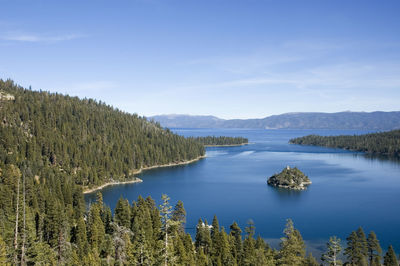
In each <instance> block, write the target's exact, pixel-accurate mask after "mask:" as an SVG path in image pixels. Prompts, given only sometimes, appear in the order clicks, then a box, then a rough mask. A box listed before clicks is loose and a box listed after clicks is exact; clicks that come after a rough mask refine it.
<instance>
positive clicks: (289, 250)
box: [278, 219, 305, 265]
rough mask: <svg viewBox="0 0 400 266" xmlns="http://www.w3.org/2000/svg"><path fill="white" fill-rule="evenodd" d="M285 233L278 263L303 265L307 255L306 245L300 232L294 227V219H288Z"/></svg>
mask: <svg viewBox="0 0 400 266" xmlns="http://www.w3.org/2000/svg"><path fill="white" fill-rule="evenodd" d="M283 233H284V234H285V237H283V238H281V241H282V242H281V250H280V251H279V259H278V264H279V265H302V264H303V262H304V256H305V245H304V242H303V238H302V237H301V235H300V232H299V231H298V230H297V229H295V228H294V226H293V222H292V220H290V219H288V220H287V223H286V227H285V230H284V231H283Z"/></svg>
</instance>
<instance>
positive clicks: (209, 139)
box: [189, 136, 249, 146]
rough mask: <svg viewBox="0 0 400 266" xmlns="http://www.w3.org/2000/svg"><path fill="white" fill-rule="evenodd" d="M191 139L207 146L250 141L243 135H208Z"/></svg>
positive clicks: (239, 143)
mask: <svg viewBox="0 0 400 266" xmlns="http://www.w3.org/2000/svg"><path fill="white" fill-rule="evenodd" d="M189 139H191V140H194V141H196V142H198V143H201V144H202V145H205V146H231V145H243V144H247V143H249V140H248V139H247V138H243V137H226V136H219V137H216V136H206V137H189Z"/></svg>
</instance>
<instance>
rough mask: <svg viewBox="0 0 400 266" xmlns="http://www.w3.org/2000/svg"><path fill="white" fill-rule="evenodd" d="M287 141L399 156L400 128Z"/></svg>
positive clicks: (306, 137)
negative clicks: (362, 133)
mask: <svg viewBox="0 0 400 266" xmlns="http://www.w3.org/2000/svg"><path fill="white" fill-rule="evenodd" d="M289 142H290V143H293V144H300V145H313V146H323V147H331V148H340V149H346V150H353V151H360V152H365V153H369V154H375V155H387V156H394V157H400V130H392V131H387V132H380V133H371V134H364V135H341V136H319V135H308V136H304V137H300V138H294V139H291V140H290V141H289Z"/></svg>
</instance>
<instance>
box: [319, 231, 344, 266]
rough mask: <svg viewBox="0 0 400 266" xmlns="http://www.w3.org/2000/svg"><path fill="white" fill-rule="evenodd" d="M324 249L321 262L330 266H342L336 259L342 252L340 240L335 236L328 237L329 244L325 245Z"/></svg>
mask: <svg viewBox="0 0 400 266" xmlns="http://www.w3.org/2000/svg"><path fill="white" fill-rule="evenodd" d="M326 248H327V250H326V252H325V253H324V254H322V257H321V260H322V261H324V262H327V263H328V265H332V266H339V265H342V261H341V260H339V259H338V257H339V256H340V252H341V251H342V246H341V245H340V238H337V237H336V236H333V237H330V238H329V242H328V243H326Z"/></svg>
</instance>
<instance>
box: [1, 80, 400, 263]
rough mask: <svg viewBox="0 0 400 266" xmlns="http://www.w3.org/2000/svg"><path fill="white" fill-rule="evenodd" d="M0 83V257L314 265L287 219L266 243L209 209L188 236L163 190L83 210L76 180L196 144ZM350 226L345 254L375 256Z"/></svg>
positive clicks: (123, 117)
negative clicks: (157, 198) (209, 216)
mask: <svg viewBox="0 0 400 266" xmlns="http://www.w3.org/2000/svg"><path fill="white" fill-rule="evenodd" d="M0 91H2V92H4V93H2V95H7V94H8V95H12V96H13V97H11V98H10V97H9V100H7V101H1V105H0V265H11V264H22V265H24V264H25V262H26V263H27V264H28V265H162V264H164V265H165V264H167V265H276V264H279V265H301V264H302V263H304V264H306V265H314V264H315V261H314V260H313V258H312V257H308V258H304V257H305V250H304V248H305V247H304V242H303V240H302V237H301V235H300V232H299V231H298V230H296V229H294V227H293V223H292V222H291V221H290V220H289V221H288V224H287V226H286V229H285V231H284V233H285V237H284V238H282V244H281V249H280V250H278V251H274V250H271V249H270V248H269V246H268V245H267V244H266V243H265V241H264V240H263V239H262V238H261V237H258V238H257V239H254V236H255V227H254V224H253V223H249V226H248V227H247V228H246V230H245V231H246V237H245V239H244V241H243V240H242V230H241V229H240V227H239V226H238V225H237V224H236V223H233V224H232V225H231V226H230V233H229V235H228V234H227V233H226V232H225V230H224V228H220V226H219V223H218V219H217V217H216V216H215V218H214V219H213V223H212V226H209V225H208V223H207V221H204V223H203V221H202V220H201V219H200V220H199V223H198V225H197V228H196V229H197V231H196V238H195V242H194V243H193V241H192V238H191V237H190V235H189V234H186V233H185V228H184V226H185V222H186V211H185V209H184V206H183V203H182V202H180V201H178V203H177V204H176V206H175V208H174V209H173V210H172V207H171V205H170V204H169V198H168V197H167V196H166V195H163V197H162V201H163V203H162V205H161V206H160V207H159V208H157V206H156V204H155V202H154V200H153V199H151V198H150V197H148V198H146V199H143V198H142V197H138V199H137V201H136V202H133V203H132V204H130V203H129V202H128V201H127V200H125V199H122V198H121V199H120V200H119V201H118V203H117V205H116V206H115V213H114V216H113V215H112V213H111V210H110V208H109V207H106V206H104V203H103V200H102V195H101V193H98V194H97V202H96V203H93V204H91V205H90V207H89V208H88V209H87V210H86V208H85V202H84V199H83V194H82V190H83V188H84V187H87V186H88V187H90V186H96V185H100V184H102V183H104V182H107V181H110V180H120V179H121V180H123V179H125V178H128V177H130V176H131V175H132V173H133V171H134V170H138V169H140V168H141V167H145V166H152V165H157V164H166V163H173V162H182V161H185V160H190V159H194V158H197V157H198V156H201V155H203V154H204V147H203V145H202V144H200V143H198V142H196V141H195V140H193V139H185V138H183V137H180V136H177V135H175V134H173V133H171V132H170V131H169V130H163V129H162V128H161V127H160V126H159V125H158V124H155V123H151V122H148V121H147V120H146V119H144V118H141V117H138V116H137V115H131V114H127V113H123V112H121V111H119V110H116V109H113V108H112V107H110V106H107V105H105V104H104V103H101V102H96V101H94V100H90V99H89V100H87V99H84V100H79V99H78V98H76V97H75V98H73V97H68V96H62V95H59V94H50V93H47V92H33V91H30V90H24V89H22V88H20V87H18V86H16V85H14V83H13V82H12V81H1V80H0ZM24 218H25V219H24ZM353 233H354V234H352V235H351V236H352V237H353V238H354V239H353V238H352V239H351V241H350V240H349V239H348V246H349V247H350V248H349V247H348V248H349V249H346V251H347V250H348V251H349V252H348V253H346V254H348V256H349V258H350V259H353V257H354V258H356V259H358V262H359V264H363V263H364V262H366V258H367V256H369V258H371V257H373V261H375V262H376V261H377V260H379V256H380V253H381V251H380V247H379V242H378V241H377V239H376V236H374V234H372V232H371V233H370V235H369V236H368V241H366V239H365V235H364V233H363V232H362V229H359V230H357V233H356V232H353ZM354 250H356V251H357V252H353V251H354ZM353 253H354V254H355V255H354V254H353ZM22 254H25V255H24V256H23V255H22ZM393 254H394V251H393V249H392V248H391V247H390V248H389V251H388V253H387V254H386V256H385V263H386V264H385V265H393V263H395V262H396V257H395V255H394V258H393ZM357 256H358V257H357ZM391 263H392V264H391Z"/></svg>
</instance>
